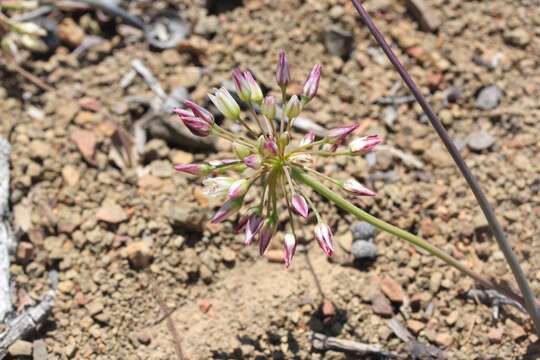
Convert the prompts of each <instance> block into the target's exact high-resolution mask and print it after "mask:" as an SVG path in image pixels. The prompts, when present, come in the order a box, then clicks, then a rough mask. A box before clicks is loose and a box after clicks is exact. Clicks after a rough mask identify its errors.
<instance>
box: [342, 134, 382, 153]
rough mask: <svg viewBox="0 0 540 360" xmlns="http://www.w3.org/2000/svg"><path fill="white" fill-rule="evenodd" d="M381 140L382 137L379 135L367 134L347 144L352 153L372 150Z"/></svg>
mask: <svg viewBox="0 0 540 360" xmlns="http://www.w3.org/2000/svg"><path fill="white" fill-rule="evenodd" d="M382 140H383V139H382V138H381V137H380V136H379V135H369V136H364V137H361V138H357V139H354V140H353V141H351V143H350V144H349V150H350V151H351V152H353V153H358V152H361V153H366V152H368V151H371V150H373V149H374V148H375V147H376V146H377V145H379V144H380V143H381V142H382Z"/></svg>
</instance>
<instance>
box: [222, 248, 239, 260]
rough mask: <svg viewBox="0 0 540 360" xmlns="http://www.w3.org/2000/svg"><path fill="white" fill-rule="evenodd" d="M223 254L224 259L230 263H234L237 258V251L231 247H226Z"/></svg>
mask: <svg viewBox="0 0 540 360" xmlns="http://www.w3.org/2000/svg"><path fill="white" fill-rule="evenodd" d="M221 256H222V257H223V260H224V261H225V262H228V263H232V262H234V261H235V260H236V253H235V252H234V251H232V250H231V249H230V248H229V247H224V248H223V249H222V250H221Z"/></svg>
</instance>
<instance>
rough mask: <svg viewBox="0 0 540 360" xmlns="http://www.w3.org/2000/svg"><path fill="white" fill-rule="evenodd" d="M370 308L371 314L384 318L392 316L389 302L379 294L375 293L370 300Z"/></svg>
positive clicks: (392, 312)
mask: <svg viewBox="0 0 540 360" xmlns="http://www.w3.org/2000/svg"><path fill="white" fill-rule="evenodd" d="M371 307H372V309H373V312H374V313H375V314H377V315H381V316H385V317H391V316H392V315H394V309H393V308H392V304H391V303H390V300H388V298H387V297H386V296H384V295H383V294H382V293H380V292H379V293H376V294H375V295H374V296H373V297H372V298H371Z"/></svg>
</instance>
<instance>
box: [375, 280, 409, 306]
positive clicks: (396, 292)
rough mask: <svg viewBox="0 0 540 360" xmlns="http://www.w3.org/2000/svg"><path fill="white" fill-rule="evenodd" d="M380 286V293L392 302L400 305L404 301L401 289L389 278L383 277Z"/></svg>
mask: <svg viewBox="0 0 540 360" xmlns="http://www.w3.org/2000/svg"><path fill="white" fill-rule="evenodd" d="M380 285H381V290H382V292H383V293H384V294H385V295H386V296H388V298H389V299H390V300H392V301H393V302H397V303H402V302H403V301H404V300H405V293H404V292H403V288H402V287H401V285H400V284H399V283H398V282H397V281H395V280H394V279H392V278H391V277H388V276H385V277H384V278H383V279H382V280H381V284H380Z"/></svg>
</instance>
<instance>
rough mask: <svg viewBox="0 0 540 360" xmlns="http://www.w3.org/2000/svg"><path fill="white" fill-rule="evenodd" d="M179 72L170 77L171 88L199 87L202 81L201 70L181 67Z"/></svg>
mask: <svg viewBox="0 0 540 360" xmlns="http://www.w3.org/2000/svg"><path fill="white" fill-rule="evenodd" d="M177 69H178V70H177V72H176V73H175V74H173V75H171V76H170V78H169V80H170V82H171V84H172V85H171V87H173V88H176V87H179V86H183V87H186V88H192V87H195V86H197V84H198V83H199V81H200V80H201V76H202V71H201V68H199V67H196V66H179V67H177Z"/></svg>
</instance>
